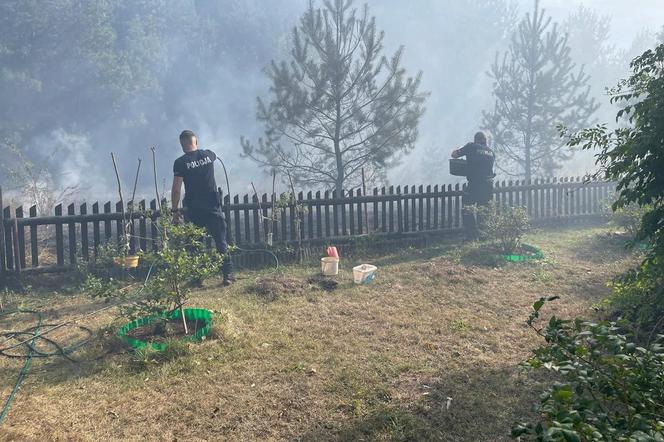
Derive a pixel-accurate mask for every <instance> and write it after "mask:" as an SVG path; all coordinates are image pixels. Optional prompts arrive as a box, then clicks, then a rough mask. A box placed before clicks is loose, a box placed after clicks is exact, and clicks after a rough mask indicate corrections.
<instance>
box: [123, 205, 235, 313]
mask: <svg viewBox="0 0 664 442" xmlns="http://www.w3.org/2000/svg"><path fill="white" fill-rule="evenodd" d="M166 218H167V217H162V223H161V224H162V226H161V229H162V232H165V233H164V238H165V239H166V241H165V242H164V246H163V247H162V248H161V249H160V250H158V251H156V252H152V253H144V254H142V255H141V256H142V259H144V260H146V261H148V262H150V263H151V264H152V266H153V268H154V269H156V273H155V274H154V275H153V276H152V277H151V278H150V279H148V281H147V284H146V287H145V290H144V293H146V294H147V296H146V297H145V298H143V299H141V300H140V301H138V302H136V303H133V304H130V305H128V306H126V307H125V308H123V312H124V313H125V314H127V315H128V316H129V317H131V318H135V317H140V316H146V315H155V314H159V313H161V312H163V311H165V310H172V309H175V308H179V307H182V306H183V305H184V304H185V303H186V302H187V299H188V297H189V294H190V293H191V288H192V287H193V286H195V285H198V284H200V283H201V282H202V281H203V280H204V279H206V278H209V277H210V276H212V275H214V274H216V273H217V272H218V271H219V268H220V267H221V262H222V257H221V255H219V254H218V253H217V252H216V251H215V250H209V249H208V248H207V247H206V244H205V238H206V236H205V229H203V228H200V227H196V226H195V225H193V224H190V223H186V224H181V225H170V224H168V221H167V220H166Z"/></svg>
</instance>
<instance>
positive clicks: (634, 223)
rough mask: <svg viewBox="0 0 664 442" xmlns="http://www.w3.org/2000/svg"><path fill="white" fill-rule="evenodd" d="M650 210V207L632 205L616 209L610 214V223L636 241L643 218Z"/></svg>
mask: <svg viewBox="0 0 664 442" xmlns="http://www.w3.org/2000/svg"><path fill="white" fill-rule="evenodd" d="M650 210H651V207H650V206H643V207H640V206H639V205H638V204H634V203H631V204H628V205H626V206H622V207H617V208H616V209H615V210H614V211H613V213H612V214H611V223H612V224H613V225H614V226H616V227H620V228H622V229H624V230H625V232H627V234H628V235H629V236H630V238H632V239H636V236H637V235H638V233H639V230H640V229H641V223H642V220H643V216H644V215H645V214H646V213H647V212H648V211H650Z"/></svg>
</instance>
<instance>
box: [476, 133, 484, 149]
mask: <svg viewBox="0 0 664 442" xmlns="http://www.w3.org/2000/svg"><path fill="white" fill-rule="evenodd" d="M475 142H476V143H477V144H483V145H485V146H486V134H485V133H484V132H482V131H479V132H477V133H476V134H475Z"/></svg>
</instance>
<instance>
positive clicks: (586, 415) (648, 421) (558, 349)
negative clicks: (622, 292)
mask: <svg viewBox="0 0 664 442" xmlns="http://www.w3.org/2000/svg"><path fill="white" fill-rule="evenodd" d="M554 299H556V297H553V298H548V299H545V298H541V299H539V300H538V301H537V302H535V304H533V312H532V313H531V315H530V317H529V319H528V325H529V326H531V327H532V328H533V329H534V330H535V331H536V332H537V333H538V334H539V335H541V336H542V337H543V338H544V339H545V340H546V345H544V346H543V347H540V348H538V349H536V350H535V351H534V356H533V357H532V358H531V359H529V360H528V361H527V363H526V364H525V365H526V366H528V367H532V368H535V369H546V370H549V371H550V372H552V373H555V378H556V379H558V380H559V382H555V383H554V384H553V385H552V386H551V387H550V388H548V389H547V390H546V391H545V392H544V394H542V396H541V397H540V403H539V405H538V410H537V411H538V413H539V419H538V420H537V422H531V423H520V424H515V425H514V426H513V428H512V436H513V437H515V438H517V437H519V438H521V439H525V438H527V439H529V440H538V441H628V440H629V441H663V440H664V335H659V336H657V337H655V338H654V339H653V341H652V342H651V343H650V344H649V345H647V346H644V347H640V346H638V345H637V344H636V343H635V342H634V340H633V339H632V337H631V336H630V335H629V334H626V333H624V332H623V330H622V329H621V328H620V327H619V326H618V325H617V324H616V323H614V322H606V321H604V322H600V323H591V322H585V321H581V320H578V319H577V320H574V321H571V320H563V319H559V318H557V317H555V316H553V317H551V319H550V320H549V321H548V323H547V325H546V327H545V328H543V329H538V328H536V326H535V323H536V321H537V320H538V319H539V317H540V310H541V308H542V307H543V306H544V304H545V303H546V302H547V301H552V300H554Z"/></svg>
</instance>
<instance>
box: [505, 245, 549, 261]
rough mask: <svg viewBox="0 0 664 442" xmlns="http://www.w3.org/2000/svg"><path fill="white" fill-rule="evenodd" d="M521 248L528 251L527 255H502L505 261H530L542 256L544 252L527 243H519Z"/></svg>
mask: <svg viewBox="0 0 664 442" xmlns="http://www.w3.org/2000/svg"><path fill="white" fill-rule="evenodd" d="M521 249H522V250H525V251H526V252H529V254H528V255H502V257H503V258H505V259H506V260H507V261H511V262H521V261H532V260H537V259H542V258H544V254H543V253H542V251H541V250H540V249H538V248H537V247H535V246H531V245H529V244H521Z"/></svg>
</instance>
